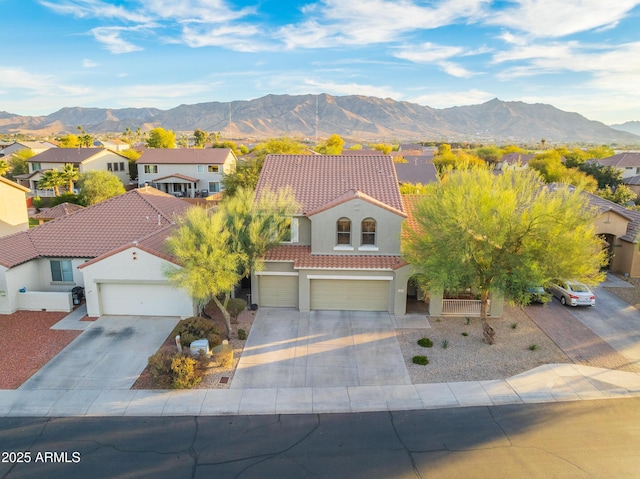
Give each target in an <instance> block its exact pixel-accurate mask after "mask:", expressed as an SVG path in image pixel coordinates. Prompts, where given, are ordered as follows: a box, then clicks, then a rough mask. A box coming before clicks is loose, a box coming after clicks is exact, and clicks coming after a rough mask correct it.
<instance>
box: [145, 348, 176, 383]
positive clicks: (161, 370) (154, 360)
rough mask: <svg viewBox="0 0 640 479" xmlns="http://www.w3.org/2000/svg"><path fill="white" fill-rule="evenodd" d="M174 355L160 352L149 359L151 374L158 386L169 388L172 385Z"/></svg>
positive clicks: (164, 351) (163, 351) (165, 351)
mask: <svg viewBox="0 0 640 479" xmlns="http://www.w3.org/2000/svg"><path fill="white" fill-rule="evenodd" d="M173 356H174V354H173V353H171V352H169V351H167V350H160V351H158V352H157V353H155V354H154V355H153V356H150V357H149V373H150V374H151V377H152V379H153V382H154V384H155V385H156V386H159V387H163V388H166V387H169V386H170V385H171V361H172V360H173Z"/></svg>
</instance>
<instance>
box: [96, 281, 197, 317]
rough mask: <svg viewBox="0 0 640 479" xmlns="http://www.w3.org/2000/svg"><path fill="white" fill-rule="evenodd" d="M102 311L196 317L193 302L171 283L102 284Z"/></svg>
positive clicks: (106, 312) (107, 312)
mask: <svg viewBox="0 0 640 479" xmlns="http://www.w3.org/2000/svg"><path fill="white" fill-rule="evenodd" d="M100 307H101V310H102V314H113V315H125V316H128V315H136V316H182V317H187V316H192V315H193V302H192V301H191V299H190V298H189V296H188V295H187V294H186V293H185V292H184V291H182V290H180V289H178V288H175V287H173V286H171V285H168V284H150V283H101V284H100Z"/></svg>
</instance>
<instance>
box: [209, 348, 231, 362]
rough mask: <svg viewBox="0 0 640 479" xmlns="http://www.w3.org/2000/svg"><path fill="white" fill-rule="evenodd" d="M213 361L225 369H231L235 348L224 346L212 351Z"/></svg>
mask: <svg viewBox="0 0 640 479" xmlns="http://www.w3.org/2000/svg"><path fill="white" fill-rule="evenodd" d="M211 359H212V360H213V362H215V363H218V364H219V365H220V366H222V367H223V368H230V367H231V366H232V365H233V348H232V347H231V346H229V345H228V344H222V345H220V346H218V347H217V348H215V349H213V350H212V351H211Z"/></svg>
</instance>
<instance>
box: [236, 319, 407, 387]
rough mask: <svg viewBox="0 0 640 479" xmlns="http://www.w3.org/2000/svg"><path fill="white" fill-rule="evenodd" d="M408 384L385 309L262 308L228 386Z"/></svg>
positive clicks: (400, 354)
mask: <svg viewBox="0 0 640 479" xmlns="http://www.w3.org/2000/svg"><path fill="white" fill-rule="evenodd" d="M408 384H411V380H410V378H409V373H408V372H407V368H406V366H405V362H404V358H403V357H402V352H401V350H400V345H399V343H398V340H397V338H396V333H395V323H394V321H393V318H392V317H391V316H390V315H389V314H388V313H383V312H365V311H311V312H306V313H305V312H299V311H298V310H295V309H283V308H261V309H260V310H259V311H258V313H257V314H256V317H255V319H254V323H253V327H252V328H251V334H250V335H249V338H248V339H247V343H246V345H245V347H244V351H243V353H242V357H241V358H240V362H239V364H238V367H237V369H236V372H235V374H234V376H233V379H232V382H231V389H247V388H300V387H332V386H385V385H408Z"/></svg>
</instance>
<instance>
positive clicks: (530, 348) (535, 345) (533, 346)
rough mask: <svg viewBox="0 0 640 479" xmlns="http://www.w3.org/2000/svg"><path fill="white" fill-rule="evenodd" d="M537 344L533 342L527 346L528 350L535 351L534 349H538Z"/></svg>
mask: <svg viewBox="0 0 640 479" xmlns="http://www.w3.org/2000/svg"><path fill="white" fill-rule="evenodd" d="M538 348H539V346H538V345H537V344H536V343H533V344H531V345H530V346H529V350H530V351H535V350H536V349H538Z"/></svg>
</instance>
